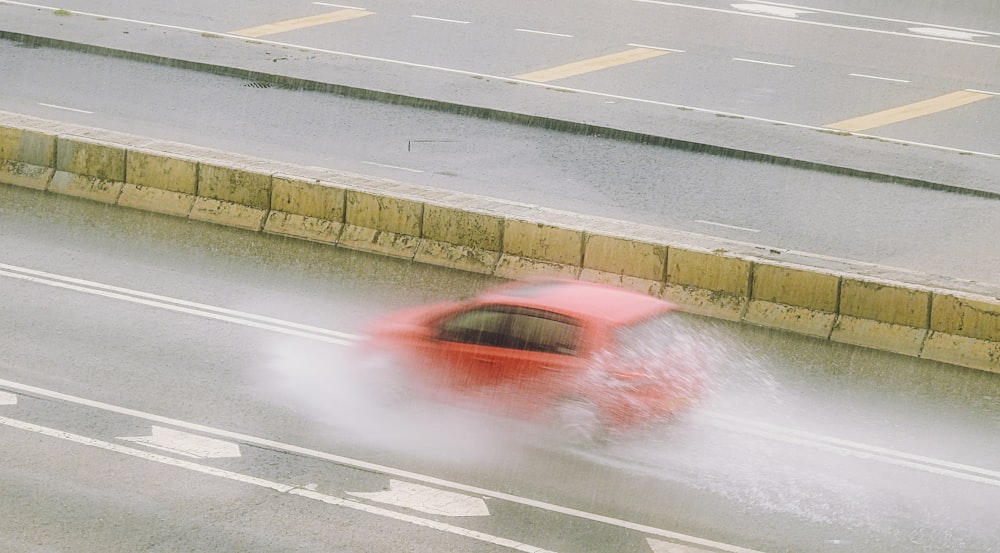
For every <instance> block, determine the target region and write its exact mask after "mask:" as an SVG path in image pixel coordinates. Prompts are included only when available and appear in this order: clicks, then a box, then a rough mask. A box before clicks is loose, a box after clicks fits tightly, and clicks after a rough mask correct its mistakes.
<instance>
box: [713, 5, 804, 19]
mask: <svg viewBox="0 0 1000 553" xmlns="http://www.w3.org/2000/svg"><path fill="white" fill-rule="evenodd" d="M730 5H731V6H732V7H734V8H736V9H738V10H740V11H745V12H751V13H763V14H766V15H776V16H778V17H789V18H792V19H795V18H796V17H798V16H799V14H800V13H812V12H810V11H806V10H796V9H794V8H783V7H781V6H764V5H761V4H730Z"/></svg>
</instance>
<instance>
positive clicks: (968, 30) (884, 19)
mask: <svg viewBox="0 0 1000 553" xmlns="http://www.w3.org/2000/svg"><path fill="white" fill-rule="evenodd" d="M753 1H754V2H756V3H758V4H769V5H771V6H778V7H782V8H794V9H800V10H809V11H814V12H820V13H829V14H834V15H847V16H850V17H857V18H861V19H874V20H876V21H887V22H890V23H905V24H907V25H921V26H925V27H937V28H939V29H949V30H952V31H963V32H967V33H978V34H986V35H993V36H1000V33H994V32H990V31H977V30H975V29H963V28H962V27H949V26H947V25H939V24H937V23H923V22H920V21H909V20H906V19H893V18H891V17H878V16H875V15H864V14H860V13H851V12H840V11H835V10H824V9H820V8H807V7H804V6H796V5H792V4H781V3H778V2H767V1H765V0H753Z"/></svg>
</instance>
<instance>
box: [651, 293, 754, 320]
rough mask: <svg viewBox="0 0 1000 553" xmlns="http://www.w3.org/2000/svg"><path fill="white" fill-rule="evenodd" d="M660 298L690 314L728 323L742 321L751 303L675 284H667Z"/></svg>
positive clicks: (738, 297)
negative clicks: (748, 304)
mask: <svg viewBox="0 0 1000 553" xmlns="http://www.w3.org/2000/svg"><path fill="white" fill-rule="evenodd" d="M660 297H661V298H663V299H665V300H667V301H669V302H671V303H675V304H677V305H679V306H680V308H681V309H682V310H684V311H686V312H688V313H694V314H696V315H704V316H706V317H713V318H716V319H725V320H727V321H739V320H742V319H743V314H744V312H746V309H747V303H749V300H748V299H747V297H746V296H737V295H735V294H728V293H725V292H717V291H714V290H705V289H704V288H695V287H694V286H677V285H673V284H665V285H664V286H663V289H662V291H661V292H660Z"/></svg>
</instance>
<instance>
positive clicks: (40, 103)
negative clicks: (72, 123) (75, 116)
mask: <svg viewBox="0 0 1000 553" xmlns="http://www.w3.org/2000/svg"><path fill="white" fill-rule="evenodd" d="M38 105H40V106H45V107H47V108H53V109H62V110H66V111H75V112H77V113H94V112H92V111H87V110H85V109H76V108H68V107H66V106H57V105H56V104H46V103H43V102H38Z"/></svg>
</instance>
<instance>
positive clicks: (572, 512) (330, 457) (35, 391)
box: [0, 379, 760, 553]
mask: <svg viewBox="0 0 1000 553" xmlns="http://www.w3.org/2000/svg"><path fill="white" fill-rule="evenodd" d="M0 387H3V388H8V389H12V390H19V391H21V392H24V393H25V394H26V395H34V396H41V397H48V398H51V399H55V400H58V401H65V402H67V403H74V404H77V405H84V406H87V407H93V408H95V409H101V410H104V411H110V412H112V413H118V414H121V415H127V416H130V417H135V418H139V419H144V420H148V421H152V422H158V423H161V424H167V425H170V426H175V427H178V428H186V429H189V430H193V431H195V432H199V433H202V434H211V435H214V436H220V437H224V438H228V439H231V440H236V441H240V442H244V443H247V444H252V445H257V446H260V447H264V448H269V449H273V450H278V451H286V452H289V453H295V454H298V455H304V456H307V457H314V458H316V459H322V460H324V461H330V462H332V463H337V464H340V465H345V466H350V467H355V468H359V469H362V470H366V471H370V472H378V473H382V474H385V475H391V476H398V477H400V478H404V479H407V480H412V481H415V482H423V483H425V484H430V485H434V486H440V487H443V488H450V489H453V490H459V491H464V492H467V493H471V494H474V495H480V496H484V497H492V498H494V499H499V500H502V501H508V502H511V503H516V504H518V505H524V506H527V507H534V508H536V509H542V510H544V511H549V512H553V513H559V514H562V515H567V516H571V517H575V518H579V519H582V520H590V521H593V522H601V523H604V524H609V525H612V526H617V527H619V528H626V529H629V530H635V531H638V532H644V533H646V534H650V535H653V536H660V537H664V538H668V539H672V540H675V541H681V542H685V543H690V544H695V545H702V546H706V547H711V548H714V549H717V550H719V551H728V552H729V553H760V552H758V551H755V550H753V549H747V548H744V547H739V546H735V545H730V544H726V543H720V542H715V541H712V540H707V539H704V538H698V537H695V536H688V535H686V534H681V533H679V532H673V531H670V530H664V529H662V528H656V527H653V526H647V525H644V524H639V523H635V522H630V521H627V520H622V519H617V518H613V517H608V516H604V515H598V514H595V513H588V512H586V511H580V510H578V509H572V508H569V507H562V506H559V505H555V504H552V503H546V502H544V501H538V500H535V499H529V498H526V497H520V496H516V495H513V494H509V493H504V492H498V491H493V490H489V489H486V488H479V487H476V486H469V485H467V484H461V483H459V482H452V481H448V480H444V479H441V478H435V477H433V476H427V475H424V474H419V473H415V472H409V471H405V470H401V469H396V468H392V467H388V466H385V465H379V464H375V463H369V462H367V461H360V460H357V459H351V458H349V457H343V456H340V455H334V454H332V453H325V452H322V451H317V450H314V449H308V448H304V447H300V446H295V445H291V444H285V443H281V442H276V441H273V440H267V439H264V438H257V437H255V436H250V435H248V434H240V433H238V432H231V431H228V430H222V429H219V428H213V427H210V426H205V425H201V424H195V423H191V422H186V421H182V420H177V419H172V418H169V417H164V416H162V415H154V414H152V413H144V412H142V411H137V410H135V409H129V408H126V407H119V406H116V405H111V404H108V403H103V402H100V401H94V400H90V399H85V398H81V397H77V396H72V395H69V394H64V393H61V392H55V391H52V390H46V389H44V388H38V387H36V386H29V385H27V384H20V383H17V382H12V381H10V380H3V379H0ZM119 447H120V446H119ZM142 453H146V452H142Z"/></svg>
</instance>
